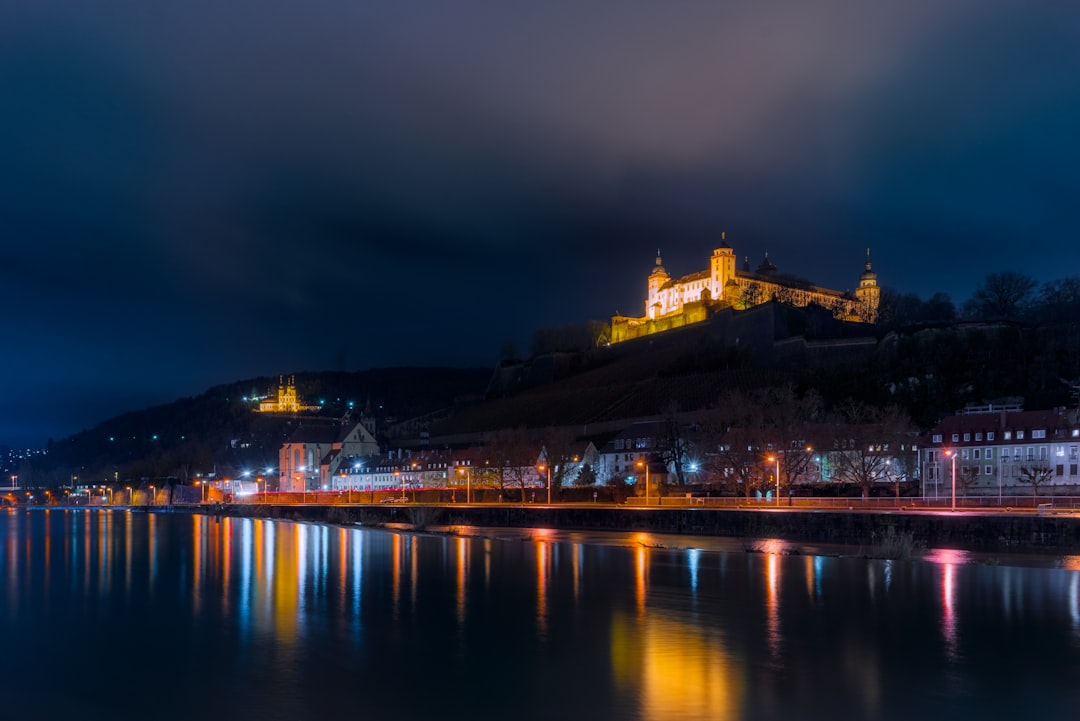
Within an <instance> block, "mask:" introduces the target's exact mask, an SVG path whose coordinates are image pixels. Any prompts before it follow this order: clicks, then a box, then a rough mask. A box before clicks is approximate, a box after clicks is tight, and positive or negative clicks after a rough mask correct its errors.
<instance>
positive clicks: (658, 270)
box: [645, 248, 671, 320]
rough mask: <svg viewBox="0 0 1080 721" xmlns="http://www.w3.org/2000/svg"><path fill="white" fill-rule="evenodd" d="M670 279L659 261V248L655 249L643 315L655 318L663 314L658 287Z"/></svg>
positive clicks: (661, 286) (651, 318)
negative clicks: (654, 259) (654, 262)
mask: <svg viewBox="0 0 1080 721" xmlns="http://www.w3.org/2000/svg"><path fill="white" fill-rule="evenodd" d="M669 280H671V277H670V276H668V274H667V271H666V270H664V266H663V264H662V263H661V262H660V249H659V248H657V250H656V267H655V268H653V269H652V272H651V273H649V295H648V297H647V298H646V299H645V317H646V318H648V319H650V320H656V319H657V318H658V317H659V316H661V315H663V309H664V304H663V302H662V301H661V298H660V289H661V288H663V287H664V285H666V284H667V282H668V281H669Z"/></svg>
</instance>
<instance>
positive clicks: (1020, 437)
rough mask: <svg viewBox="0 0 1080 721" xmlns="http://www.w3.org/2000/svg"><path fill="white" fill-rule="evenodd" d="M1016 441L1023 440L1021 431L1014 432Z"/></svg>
mask: <svg viewBox="0 0 1080 721" xmlns="http://www.w3.org/2000/svg"><path fill="white" fill-rule="evenodd" d="M1016 440H1018V441H1022V440H1024V432H1023V431H1017V432H1016Z"/></svg>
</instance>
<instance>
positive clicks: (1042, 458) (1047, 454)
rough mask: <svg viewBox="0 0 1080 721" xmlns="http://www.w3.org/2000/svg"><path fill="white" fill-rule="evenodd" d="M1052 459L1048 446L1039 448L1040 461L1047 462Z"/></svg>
mask: <svg viewBox="0 0 1080 721" xmlns="http://www.w3.org/2000/svg"><path fill="white" fill-rule="evenodd" d="M1049 457H1050V449H1049V448H1047V447H1046V446H1039V460H1040V461H1045V460H1046V459H1047V458H1049Z"/></svg>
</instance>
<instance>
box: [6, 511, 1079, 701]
mask: <svg viewBox="0 0 1080 721" xmlns="http://www.w3.org/2000/svg"><path fill="white" fill-rule="evenodd" d="M0 524H2V525H3V526H6V527H3V528H0V539H2V540H3V541H4V543H6V548H4V549H3V552H2V553H0V565H6V568H0V579H3V581H4V582H5V583H6V585H7V588H6V589H4V593H3V594H2V595H0V604H2V605H3V606H4V608H3V613H2V614H0V634H2V637H3V638H4V639H5V644H6V645H5V649H6V650H5V653H6V658H19V659H20V663H22V664H23V666H20V667H15V666H11V665H10V664H9V665H8V666H5V667H3V668H0V671H4V670H6V671H7V672H9V673H10V672H11V669H12V668H19V669H22V668H24V667H25V669H26V671H25V674H26V676H25V677H22V676H20V677H19V684H15V685H12V686H10V688H15V689H23V688H25V689H27V690H26V691H25V693H26V694H27V696H26V698H27V699H29V698H31V696H30V694H31V692H32V691H33V692H36V693H37V694H38V695H40V694H41V693H43V692H44V690H45V689H46V688H48V689H49V690H50V691H53V689H54V688H55V686H54V685H49V686H47V687H46V686H44V685H42V686H41V687H37V686H35V685H34V684H35V680H34V679H36V678H39V677H40V678H41V679H46V680H47V679H54V678H56V677H57V676H58V675H60V674H63V673H65V672H66V671H65V670H64V667H63V665H62V664H61V663H60V659H63V658H65V657H78V658H88V659H97V657H98V655H100V654H107V658H102V659H101V664H102V665H106V664H107V665H108V667H110V668H113V669H115V673H116V674H117V675H118V677H125V678H126V677H131V678H132V679H133V681H132V684H131V686H132V689H134V691H133V692H132V694H131V697H132V698H128V697H127V696H125V697H124V698H120V699H117V700H112V701H108V702H106V703H113V704H121V705H122V704H125V703H129V702H130V703H134V702H135V700H138V699H139V698H142V699H143V700H145V699H146V698H147V697H145V696H140V694H142V693H143V691H142V690H141V689H146V692H145V693H147V694H149V693H151V691H150V690H151V689H154V688H158V687H160V678H161V677H160V674H161V664H160V663H156V662H155V663H147V662H146V658H145V650H146V647H147V641H148V639H147V635H146V630H147V629H152V630H153V636H152V640H153V645H154V648H163V649H168V650H169V661H168V677H169V683H170V684H177V685H178V686H177V687H187V686H192V687H198V688H200V689H204V688H206V686H205V685H200V684H202V681H203V680H204V679H203V677H201V676H199V675H198V670H199V669H200V668H204V667H205V666H206V665H207V664H208V663H211V662H212V663H213V665H214V667H215V669H217V671H216V673H218V674H221V675H224V676H227V678H228V683H221V684H215V686H214V687H213V690H212V691H209V690H208V691H206V693H213V694H219V695H222V696H221V698H218V699H217V700H216V701H215V703H216V704H217V705H218V706H220V707H221V708H229V707H235V705H236V704H239V703H243V704H248V705H250V708H247V707H246V710H247V711H248V712H249V713H248V714H247V715H249V716H253V715H262V716H265V717H267V718H297V719H305V718H325V717H326V716H327V715H343V716H346V717H350V716H353V715H356V710H357V708H359V706H358V705H357V704H359V703H362V704H363V706H364V709H365V714H364V715H369V716H371V717H373V718H390V717H393V718H403V719H412V718H416V719H421V718H423V719H430V718H433V717H438V718H469V719H470V720H480V719H496V718H505V717H507V715H513V714H514V713H517V714H519V715H521V716H522V717H523V718H537V719H540V718H624V719H742V718H745V719H770V720H772V719H776V720H780V719H784V720H785V721H786V720H788V719H793V718H798V719H826V718H827V719H835V718H844V717H858V718H865V719H885V718H888V719H899V718H914V717H918V716H925V717H931V718H932V717H940V716H941V715H942V714H943V712H944V711H951V712H952V715H953V716H955V717H957V718H960V717H970V718H980V719H994V718H1000V717H1002V716H1001V715H1000V714H999V710H1002V709H1007V708H1009V707H1008V705H1007V704H1003V703H1001V702H1000V701H1001V699H1000V696H996V694H1000V693H1002V692H999V689H1005V688H1007V687H1008V683H1006V682H1005V681H1004V680H1003V679H1002V678H998V677H997V676H995V675H993V674H997V673H999V672H998V671H996V670H994V669H995V668H996V666H995V665H994V664H992V663H990V662H989V661H988V659H991V658H1002V657H1004V658H1008V659H1009V663H1008V670H1007V674H1006V673H1005V672H1004V671H1002V672H1000V673H1002V674H1003V676H1004V675H1007V676H1008V677H1009V678H1010V679H1014V680H1015V682H1017V683H1023V685H1024V687H1025V688H1026V689H1029V692H1030V693H1031V694H1034V695H1035V696H1033V697H1036V696H1037V697H1038V698H1039V699H1040V704H1041V706H1040V708H1041V710H1043V711H1044V712H1045V714H1046V715H1049V716H1050V717H1062V718H1064V717H1068V713H1069V709H1071V708H1073V707H1074V704H1076V703H1080V691H1077V690H1074V689H1072V688H1071V687H1070V686H1069V685H1067V684H1065V685H1063V684H1057V683H1055V682H1054V680H1053V674H1046V673H1043V672H1039V673H1036V672H1034V670H1033V671H1031V672H1028V671H1026V670H1025V669H1029V668H1030V669H1045V668H1061V669H1069V668H1076V667H1080V572H1077V571H1076V570H1070V569H1072V568H1075V565H1072V562H1070V561H1067V560H1066V561H1063V562H1062V564H1061V565H1062V568H1059V569H1049V568H1047V569H1036V568H1022V567H1011V566H1001V567H996V566H990V565H985V564H979V563H975V562H973V560H972V558H971V557H969V556H967V555H965V554H962V553H958V552H954V551H935V552H933V553H931V554H930V555H929V560H930V562H929V563H926V562H904V561H874V560H865V559H861V558H832V557H824V556H798V555H785V553H786V550H785V549H786V547H785V546H784V545H783V544H769V543H763V544H761V545H760V546H758V547H755V548H754V549H753V550H755V551H756V550H765V551H770V550H771V551H772V552H764V553H757V552H754V553H746V552H745V551H740V552H738V553H717V552H713V551H708V550H703V549H701V548H690V549H666V548H662V547H660V545H661V542H663V541H664V539H662V538H659V537H655V536H651V535H648V534H635V535H627V536H625V537H624V539H623V541H624V542H623V543H622V544H621V545H617V546H598V545H593V544H590V543H583V542H580V541H578V540H567V539H564V538H561V537H559V536H558V535H557V534H553V533H549V532H539V531H537V532H532V533H531V534H530V535H528V536H527V537H524V538H519V539H515V540H511V541H498V540H492V539H490V538H479V537H446V536H428V535H423V534H401V533H391V532H387V531H373V530H364V529H357V528H335V527H329V526H318V525H300V524H291V523H283V522H268V521H260V520H251V519H229V518H214V517H202V516H180V515H177V516H167V515H160V516H159V515H156V514H145V513H130V512H116V513H113V512H106V511H93V512H85V511H50V512H33V513H23V512H18V513H14V514H12V513H7V514H3V515H0ZM50 614H52V615H50ZM57 618H62V619H63V622H62V623H61V622H57V621H56V620H55V619H57ZM26 629H33V630H34V631H33V633H31V632H29V631H27V630H26ZM72 629H78V630H79V633H75V634H73V633H72ZM38 648H41V649H43V650H42V651H40V652H39V651H37V650H36V649H38ZM113 648H115V649H116V650H115V652H113V653H112V655H108V654H110V652H111V651H110V650H111V649H113ZM56 649H64V651H63V652H62V653H58V652H57V651H56ZM95 662H96V661H95ZM0 663H2V662H0ZM144 666H146V667H148V668H144ZM19 673H22V671H21V670H20V671H19ZM155 674H157V675H155ZM988 674H989V675H988ZM492 679H495V681H492ZM42 683H43V684H44V683H45V682H42ZM65 688H66V687H65ZM419 689H422V690H423V693H420V691H419ZM911 689H919V690H920V693H917V694H913V693H912V692H911ZM75 690H78V689H75ZM75 690H73V691H71V693H72V697H71V699H66V697H64V696H63V694H64V693H67V691H66V690H65V691H62V692H60V693H59V694H58V696H57V702H58V703H59V705H60V706H62V707H64V706H65V704H67V703H70V708H71V709H76V708H77V707H78V703H79V702H80V701H79V698H78V697H77V694H75ZM82 690H83V691H84V692H85V691H86V689H85V688H83V689H82ZM974 690H977V691H978V694H975V693H974ZM17 693H19V694H21V693H23V691H18V692H17ZM54 693H55V692H54ZM233 693H235V694H237V696H235V697H232V696H229V694H233ZM241 698H243V699H244V700H243V701H240V700H239V699H241ZM995 698H996V699H997V701H998V702H997V703H994V700H995ZM125 699H127V700H125ZM361 699H362V702H361V701H359V700H361ZM403 699H408V701H407V703H405V702H403V701H402V700H403ZM8 700H9V702H13V703H16V704H17V703H18V697H16V698H15V700H14V701H12V700H11V699H10V698H9V699H8ZM206 703H207V700H206V699H199V698H192V699H190V700H188V699H186V698H181V699H178V700H176V701H175V704H176V709H175V713H174V714H172V715H171V716H170V715H169V714H166V716H168V717H170V718H190V717H195V716H198V715H199V709H202V708H204V707H205V705H206ZM185 704H190V705H185ZM65 708H66V707H65ZM523 709H524V711H523ZM134 710H135V709H134V708H127V707H121V706H115V707H113V708H112V709H111V711H113V712H114V715H115V716H117V717H125V716H128V715H131V713H133V712H134ZM129 712H130V713H129ZM72 713H74V712H72ZM62 715H70V714H62ZM28 716H32V714H29V715H28V714H22V717H28ZM11 717H12V718H17V717H20V715H19V714H18V713H15V714H14V715H12V716H11Z"/></svg>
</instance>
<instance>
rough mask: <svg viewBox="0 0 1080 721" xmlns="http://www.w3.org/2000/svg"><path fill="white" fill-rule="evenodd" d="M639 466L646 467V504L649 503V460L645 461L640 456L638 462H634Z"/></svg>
mask: <svg viewBox="0 0 1080 721" xmlns="http://www.w3.org/2000/svg"><path fill="white" fill-rule="evenodd" d="M634 465H635V466H636V467H637V468H644V469H645V505H646V506H647V505H649V462H648V461H643V460H641V459H640V458H639V459H638V461H637V463H635V464H634Z"/></svg>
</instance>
